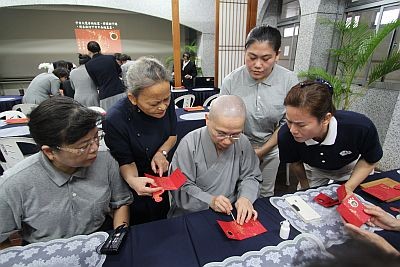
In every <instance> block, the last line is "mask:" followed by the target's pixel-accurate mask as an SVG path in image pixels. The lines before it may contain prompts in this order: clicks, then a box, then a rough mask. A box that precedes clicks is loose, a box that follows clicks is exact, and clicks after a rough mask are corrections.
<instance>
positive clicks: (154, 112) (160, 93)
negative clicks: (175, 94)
mask: <svg viewBox="0 0 400 267" xmlns="http://www.w3.org/2000/svg"><path fill="white" fill-rule="evenodd" d="M127 82H128V89H127V92H128V96H127V97H125V98H123V99H121V100H120V101H119V102H117V103H116V104H115V105H114V106H113V107H112V108H111V109H110V110H109V111H108V112H107V116H106V122H105V131H106V136H105V141H106V144H107V146H108V148H109V149H110V151H111V154H112V155H113V156H114V157H115V159H116V160H117V161H118V163H119V165H120V172H121V175H122V177H123V178H124V179H125V181H126V182H127V183H128V184H129V185H130V187H131V188H132V189H133V190H134V192H133V193H134V198H135V201H134V204H132V205H131V223H133V224H139V223H145V222H149V221H154V220H158V219H163V218H166V215H167V213H168V209H169V200H168V194H167V192H165V193H164V194H163V195H162V196H163V201H162V202H159V203H158V202H155V201H154V200H153V199H152V198H151V195H152V193H153V192H156V191H159V190H160V189H161V188H159V187H156V188H151V187H149V186H148V185H149V184H152V185H153V186H156V184H155V183H154V181H153V179H150V178H147V177H144V174H145V173H148V174H152V175H159V176H162V175H163V174H164V173H166V172H167V170H168V164H169V159H170V157H169V156H171V155H168V152H169V151H170V150H171V149H172V147H173V146H174V145H175V142H176V114H175V106H174V103H173V101H172V102H171V92H170V86H169V74H168V73H167V71H166V69H165V68H164V66H163V65H162V64H161V63H160V62H159V61H158V60H156V59H154V58H146V57H143V58H140V59H138V60H136V61H135V62H134V63H133V64H132V65H131V66H130V68H129V70H128V73H127Z"/></svg>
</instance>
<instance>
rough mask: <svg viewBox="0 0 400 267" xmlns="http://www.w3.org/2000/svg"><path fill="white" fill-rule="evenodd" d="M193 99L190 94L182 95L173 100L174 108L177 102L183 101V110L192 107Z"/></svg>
mask: <svg viewBox="0 0 400 267" xmlns="http://www.w3.org/2000/svg"><path fill="white" fill-rule="evenodd" d="M195 98H196V97H195V96H194V95H192V94H187V95H182V96H180V97H178V98H176V99H175V106H176V104H177V103H178V102H179V101H181V100H183V105H182V107H183V108H188V107H193V103H194V100H195Z"/></svg>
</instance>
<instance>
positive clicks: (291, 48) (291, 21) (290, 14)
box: [277, 0, 300, 70]
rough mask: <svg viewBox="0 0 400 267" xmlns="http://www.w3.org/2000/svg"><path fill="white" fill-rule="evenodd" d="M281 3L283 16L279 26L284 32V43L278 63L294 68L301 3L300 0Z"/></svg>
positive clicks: (283, 0)
mask: <svg viewBox="0 0 400 267" xmlns="http://www.w3.org/2000/svg"><path fill="white" fill-rule="evenodd" d="M281 4H282V5H281V17H280V21H279V23H278V27H277V28H278V29H279V31H280V32H281V34H282V44H281V53H280V56H279V62H278V64H279V65H281V66H283V67H285V68H287V69H290V70H293V69H294V60H295V57H296V48H297V38H298V35H299V26H300V19H299V15H300V5H299V1H293V0H282V1H281Z"/></svg>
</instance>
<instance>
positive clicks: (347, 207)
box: [336, 194, 371, 227]
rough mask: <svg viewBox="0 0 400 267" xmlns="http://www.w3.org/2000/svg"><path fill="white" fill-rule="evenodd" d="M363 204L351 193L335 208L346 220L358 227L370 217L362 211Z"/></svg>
mask: <svg viewBox="0 0 400 267" xmlns="http://www.w3.org/2000/svg"><path fill="white" fill-rule="evenodd" d="M364 208H365V206H364V205H363V204H362V203H361V201H360V200H359V199H358V198H357V197H356V196H355V195H354V194H352V195H351V196H350V197H349V198H347V199H346V200H345V201H343V202H342V204H340V205H339V207H337V208H336V210H337V211H338V212H339V214H340V215H341V216H342V217H343V219H345V221H346V222H348V223H351V224H353V225H355V226H357V227H360V226H361V225H363V224H364V223H365V222H367V221H368V220H369V218H371V216H370V215H368V214H366V213H365V212H364Z"/></svg>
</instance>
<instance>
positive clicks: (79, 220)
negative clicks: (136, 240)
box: [0, 96, 133, 249]
mask: <svg viewBox="0 0 400 267" xmlns="http://www.w3.org/2000/svg"><path fill="white" fill-rule="evenodd" d="M99 121H101V115H100V114H99V113H97V112H96V111H94V110H91V109H88V108H86V107H84V106H82V105H81V104H79V103H78V102H76V101H75V100H73V99H71V98H68V97H62V96H58V97H52V98H50V99H48V100H46V101H44V102H42V103H41V104H40V105H39V106H38V107H37V108H36V109H34V110H33V111H32V113H31V114H30V121H29V123H28V126H29V130H30V133H31V135H32V137H33V139H34V140H35V142H36V144H37V145H38V146H39V147H40V149H41V150H40V152H39V153H37V154H35V155H32V156H30V157H28V158H26V159H25V160H23V161H21V162H20V163H18V164H17V165H15V166H14V167H13V168H11V169H8V170H6V171H5V172H4V175H3V176H2V177H1V179H0V214H1V216H0V249H1V248H4V247H7V246H9V245H10V242H8V237H9V236H10V235H11V234H12V233H14V232H17V231H21V235H22V239H23V241H24V243H25V244H26V243H35V242H41V241H48V240H52V239H56V238H68V237H71V236H75V235H80V234H90V233H93V232H95V231H98V230H100V229H101V230H109V229H112V227H114V228H116V227H117V226H119V225H121V224H123V223H129V207H128V206H127V205H129V204H131V203H132V200H133V196H132V193H131V192H130V190H129V188H128V186H127V184H126V183H125V181H124V180H123V179H122V178H121V177H120V174H119V168H118V164H117V162H116V161H115V160H114V159H113V158H112V157H111V155H110V154H109V152H108V151H98V150H99V142H100V140H101V139H102V138H103V133H102V131H100V130H99V129H98V128H97V125H98V124H99ZM107 215H111V216H112V217H113V218H112V223H111V222H110V225H107V226H106V223H105V222H106V221H107V220H106V216H107Z"/></svg>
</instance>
